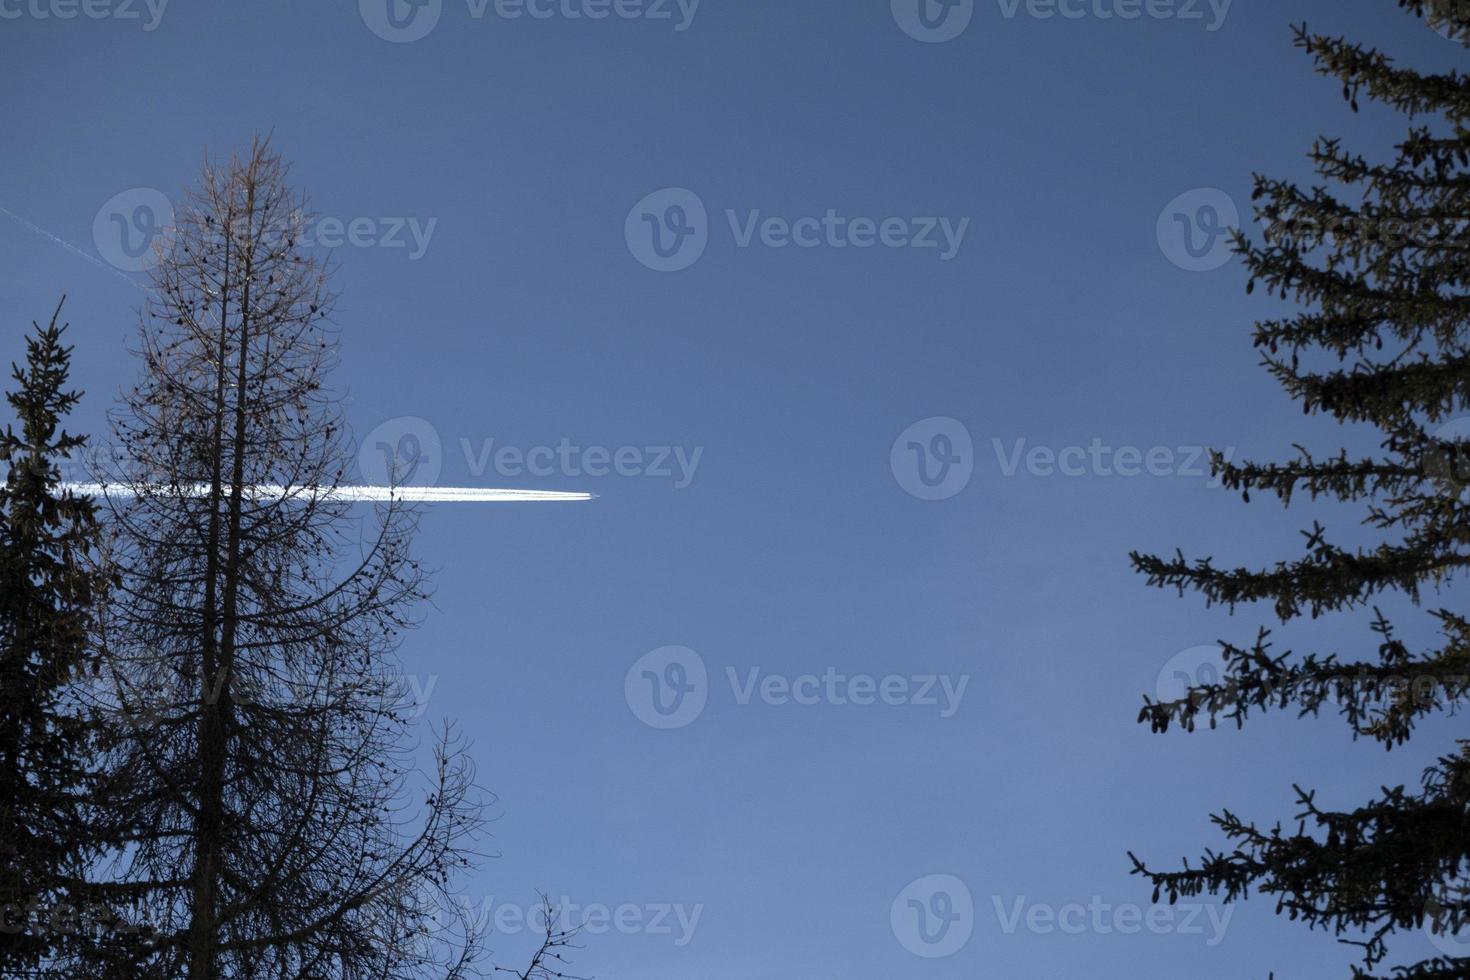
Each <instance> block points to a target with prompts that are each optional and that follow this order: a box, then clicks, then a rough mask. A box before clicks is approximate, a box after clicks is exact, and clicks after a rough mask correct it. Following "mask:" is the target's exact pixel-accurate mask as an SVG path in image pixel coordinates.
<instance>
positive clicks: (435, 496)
mask: <svg viewBox="0 0 1470 980" xmlns="http://www.w3.org/2000/svg"><path fill="white" fill-rule="evenodd" d="M63 486H64V487H65V488H66V489H68V490H70V491H72V492H73V493H76V494H81V495H84V496H88V497H113V498H118V499H126V498H129V497H136V496H137V489H136V488H134V487H129V486H125V485H122V484H112V483H108V484H102V483H66V484H63ZM169 489H170V490H172V488H169ZM182 492H183V493H184V494H185V495H187V496H191V497H203V496H207V495H208V494H209V486H208V485H207V484H203V483H200V484H196V485H194V486H191V487H184V488H182ZM226 492H228V488H227V489H226ZM246 496H248V497H250V498H251V499H253V500H259V499H269V498H272V497H302V498H308V499H313V500H343V501H347V502H349V503H390V502H396V503H409V504H420V503H424V504H494V503H575V502H579V501H587V500H596V499H597V494H595V493H563V492H559V491H555V490H501V489H490V488H487V487H372V486H340V487H331V488H326V489H317V488H314V487H291V488H287V487H283V486H258V487H251V488H249V489H248V490H247V491H246Z"/></svg>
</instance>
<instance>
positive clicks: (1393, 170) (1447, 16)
mask: <svg viewBox="0 0 1470 980" xmlns="http://www.w3.org/2000/svg"><path fill="white" fill-rule="evenodd" d="M1399 6H1400V7H1403V8H1406V11H1407V12H1408V13H1409V14H1412V15H1413V16H1416V17H1423V18H1427V19H1428V20H1429V22H1430V23H1431V24H1432V25H1433V26H1435V27H1437V28H1438V29H1440V30H1441V32H1442V33H1445V34H1446V35H1447V36H1450V37H1452V38H1454V39H1457V40H1459V41H1461V42H1462V43H1463V44H1464V45H1466V46H1470V12H1467V9H1466V6H1465V5H1464V4H1461V3H1452V2H1443V0H1400V2H1399ZM1296 44H1297V46H1298V47H1299V48H1301V49H1302V50H1303V51H1304V52H1306V53H1307V54H1308V55H1309V56H1311V58H1312V59H1314V61H1315V63H1316V67H1317V71H1318V73H1319V74H1322V75H1324V76H1327V77H1329V78H1334V79H1337V80H1339V81H1340V82H1341V83H1342V86H1343V95H1344V97H1345V98H1346V100H1347V101H1348V103H1349V104H1350V105H1351V106H1352V108H1353V110H1354V111H1356V110H1357V109H1358V106H1359V100H1360V99H1363V98H1366V99H1369V100H1372V101H1374V102H1378V103H1382V104H1384V105H1387V106H1390V107H1392V108H1393V109H1395V110H1397V111H1398V112H1401V113H1403V114H1404V115H1405V116H1407V117H1408V118H1409V119H1410V121H1411V124H1412V125H1411V128H1410V129H1409V131H1408V134H1407V135H1406V136H1405V137H1404V139H1403V141H1402V142H1401V143H1400V144H1399V145H1398V146H1397V148H1396V154H1395V155H1394V157H1393V159H1392V161H1391V162H1378V161H1375V160H1372V159H1369V158H1367V157H1364V156H1360V155H1358V154H1356V153H1353V152H1350V151H1349V150H1347V149H1346V148H1344V147H1343V146H1342V144H1341V143H1340V141H1338V140H1336V139H1328V138H1322V139H1319V140H1318V142H1317V143H1316V144H1315V145H1314V146H1313V148H1312V151H1311V154H1310V158H1311V160H1312V162H1313V163H1314V165H1315V168H1316V170H1317V172H1318V174H1319V175H1320V176H1321V177H1322V178H1324V181H1325V185H1324V186H1319V187H1314V188H1312V189H1311V190H1303V189H1302V188H1300V187H1298V186H1296V185H1295V184H1292V183H1289V182H1286V181H1281V180H1272V179H1269V178H1265V177H1257V179H1256V185H1255V200H1256V201H1257V209H1256V210H1257V217H1258V219H1259V220H1260V221H1261V222H1262V223H1263V224H1264V225H1265V226H1266V228H1267V229H1268V231H1267V234H1266V236H1265V240H1264V242H1263V243H1260V244H1254V243H1252V242H1250V241H1249V240H1247V239H1246V238H1245V236H1244V235H1240V234H1237V236H1236V247H1237V250H1238V252H1239V253H1240V254H1241V256H1242V257H1243V258H1244V261H1245V263H1246V265H1247V268H1248V270H1249V272H1250V288H1251V289H1254V288H1255V287H1256V286H1263V287H1264V288H1265V289H1266V290H1268V291H1269V292H1270V293H1271V294H1273V295H1275V296H1277V297H1280V298H1282V299H1287V300H1293V301H1296V302H1297V303H1299V304H1300V305H1301V306H1302V308H1303V312H1301V313H1299V314H1297V315H1295V316H1292V317H1289V318H1286V319H1281V320H1269V321H1265V322H1262V323H1259V324H1257V326H1256V330H1255V344H1256V347H1257V348H1258V349H1259V350H1260V351H1261V352H1262V359H1263V363H1264V365H1265V367H1266V368H1267V369H1268V370H1269V371H1270V372H1271V374H1272V375H1273V376H1274V377H1275V378H1276V380H1277V381H1279V382H1280V384H1281V385H1282V387H1283V388H1284V389H1285V390H1286V391H1287V392H1288V393H1289V394H1290V395H1291V396H1292V397H1293V398H1294V399H1296V400H1297V401H1299V402H1300V403H1301V405H1302V408H1303V410H1304V411H1305V412H1307V413H1311V414H1325V415H1327V416H1329V417H1331V418H1334V419H1336V420H1337V421H1339V422H1340V423H1357V424H1368V425H1371V426H1373V427H1375V428H1376V429H1377V430H1378V431H1379V433H1380V434H1381V450H1382V451H1381V454H1378V455H1375V456H1372V457H1371V458H1350V457H1349V455H1348V454H1347V453H1346V452H1339V453H1337V454H1335V455H1330V456H1326V457H1320V456H1316V455H1313V454H1312V453H1311V452H1309V451H1308V450H1307V449H1306V448H1304V447H1301V446H1298V447H1296V455H1295V457H1294V458H1291V459H1289V460H1288V461H1286V462H1278V463H1249V462H1248V463H1240V464H1231V463H1229V462H1227V461H1226V460H1224V459H1223V458H1221V457H1219V456H1218V455H1217V456H1216V457H1215V464H1214V465H1215V470H1216V472H1217V474H1218V475H1219V476H1220V477H1221V479H1222V480H1223V482H1224V484H1225V485H1226V486H1227V487H1229V488H1231V489H1233V490H1237V491H1239V492H1240V493H1241V494H1242V495H1243V496H1244V498H1245V499H1246V500H1247V501H1248V500H1249V499H1250V497H1251V494H1253V493H1257V494H1261V493H1264V494H1271V495H1274V496H1275V497H1277V498H1278V499H1280V500H1281V501H1282V502H1283V503H1284V504H1290V503H1291V502H1292V501H1293V499H1294V498H1297V497H1299V496H1300V495H1303V494H1305V495H1307V496H1308V497H1310V498H1313V499H1316V498H1319V497H1325V498H1332V499H1336V500H1338V501H1343V502H1348V503H1351V504H1354V505H1357V506H1360V507H1361V508H1362V510H1363V514H1364V517H1363V520H1364V523H1365V524H1366V525H1367V526H1368V527H1370V528H1373V529H1375V530H1376V531H1377V532H1379V537H1380V538H1381V540H1380V541H1379V542H1378V543H1376V544H1374V545H1372V546H1368V547H1345V546H1341V545H1338V544H1335V543H1334V542H1333V541H1332V539H1331V538H1330V537H1329V535H1328V532H1327V530H1326V529H1325V528H1323V527H1322V526H1321V525H1314V526H1313V527H1312V528H1311V529H1310V530H1307V531H1305V532H1303V538H1304V541H1305V548H1304V553H1303V554H1301V555H1300V556H1297V557H1295V558H1290V559H1287V560H1283V561H1279V562H1276V563H1275V564H1273V565H1272V566H1270V567H1267V568H1223V567H1218V566H1216V565H1215V564H1214V563H1213V562H1212V561H1211V560H1209V559H1208V558H1206V559H1200V560H1187V559H1186V558H1185V557H1184V556H1183V555H1182V554H1176V555H1174V556H1172V557H1158V556H1154V555H1143V554H1137V553H1135V554H1134V555H1133V556H1132V557H1133V562H1134V565H1135V567H1136V568H1137V569H1138V570H1139V571H1140V572H1142V573H1143V574H1144V575H1146V576H1147V578H1148V581H1149V584H1151V585H1155V586H1159V587H1163V588H1169V589H1175V590H1178V591H1179V592H1180V593H1181V594H1182V593H1184V592H1185V591H1192V592H1195V593H1198V594H1200V595H1202V596H1203V597H1204V598H1205V599H1206V600H1207V601H1208V602H1209V603H1211V604H1214V603H1222V604H1225V605H1227V606H1229V607H1231V608H1234V607H1235V606H1237V605H1239V604H1243V603H1255V602H1267V603H1270V604H1271V605H1272V607H1273V609H1274V613H1275V615H1276V617H1277V618H1278V619H1279V620H1280V621H1282V622H1283V623H1284V622H1288V621H1291V620H1294V619H1297V618H1298V617H1302V616H1310V617H1313V618H1316V617H1319V616H1323V615H1326V614H1329V613H1334V612H1339V611H1350V610H1355V609H1360V608H1371V607H1372V606H1373V603H1374V599H1375V597H1377V596H1381V595H1383V594H1385V593H1399V594H1401V595H1403V596H1406V597H1408V598H1409V599H1410V600H1412V601H1413V603H1414V604H1416V605H1421V604H1427V603H1433V602H1434V601H1435V600H1436V598H1437V596H1438V595H1439V593H1440V590H1441V587H1442V586H1444V585H1445V584H1446V583H1447V582H1448V581H1449V580H1451V579H1452V578H1453V577H1454V576H1455V575H1456V574H1457V573H1460V572H1461V571H1463V569H1464V568H1465V567H1466V566H1467V565H1470V547H1467V546H1470V493H1467V492H1466V490H1467V486H1470V468H1467V466H1466V465H1465V462H1466V461H1467V460H1470V438H1467V436H1466V434H1465V433H1458V434H1457V433H1454V432H1452V431H1450V430H1448V429H1446V428H1445V426H1446V423H1447V422H1449V421H1450V420H1451V419H1453V418H1454V417H1456V416H1457V415H1461V414H1464V413H1465V412H1466V411H1467V409H1470V288H1467V287H1470V77H1467V76H1465V75H1463V74H1461V73H1459V72H1458V71H1451V72H1448V73H1444V74H1425V73H1421V72H1417V71H1413V70H1410V69H1408V68H1405V67H1402V66H1400V65H1398V64H1397V63H1395V62H1394V61H1393V60H1392V59H1390V58H1389V57H1387V56H1386V55H1384V54H1382V53H1380V52H1378V51H1376V50H1373V49H1371V48H1367V47H1364V46H1363V45H1361V44H1356V43H1353V42H1351V41H1348V40H1346V39H1343V38H1334V37H1327V36H1323V35H1321V34H1314V33H1311V32H1309V31H1308V29H1307V28H1306V26H1302V27H1300V28H1298V29H1297V31H1296ZM1426 613H1427V615H1429V616H1431V617H1433V620H1434V623H1435V625H1436V627H1437V630H1436V632H1437V634H1438V635H1439V636H1440V637H1441V638H1442V642H1439V643H1438V645H1437V646H1435V647H1434V648H1433V649H1424V650H1414V649H1410V648H1409V646H1408V645H1407V644H1405V643H1404V642H1402V641H1401V640H1399V639H1398V638H1397V636H1396V634H1395V630H1394V628H1393V626H1392V625H1391V624H1390V622H1389V621H1388V620H1387V619H1386V618H1385V617H1384V616H1383V615H1382V614H1381V613H1379V614H1377V616H1376V620H1375V622H1374V624H1373V627H1372V629H1373V633H1374V636H1373V639H1372V652H1371V653H1366V654H1354V655H1347V656H1340V655H1338V654H1328V655H1321V654H1309V655H1304V656H1293V655H1292V654H1290V653H1287V652H1279V653H1278V652H1276V651H1275V650H1274V649H1273V647H1272V643H1271V641H1270V632H1269V631H1268V630H1266V629H1262V630H1261V631H1260V632H1259V634H1258V635H1257V637H1256V638H1255V640H1254V641H1253V642H1252V643H1250V644H1248V645H1244V646H1236V645H1232V644H1229V643H1222V652H1223V655H1224V659H1225V663H1226V670H1225V672H1224V674H1223V676H1222V678H1221V679H1220V681H1219V682H1218V683H1211V684H1204V685H1200V686H1197V687H1195V688H1193V689H1192V690H1190V691H1189V692H1188V693H1187V694H1186V696H1185V697H1183V698H1181V699H1179V700H1177V701H1173V702H1168V703H1155V702H1152V701H1148V700H1147V699H1146V703H1145V706H1144V709H1143V711H1142V714H1141V716H1140V720H1141V721H1146V722H1148V723H1149V724H1150V725H1151V726H1152V728H1153V729H1154V730H1155V731H1157V732H1164V731H1167V730H1168V729H1169V728H1171V727H1172V726H1179V727H1182V728H1184V729H1186V730H1191V731H1192V730H1193V729H1194V728H1195V726H1196V724H1197V723H1198V722H1199V721H1200V720H1201V719H1205V720H1207V721H1208V723H1209V724H1210V725H1211V726H1214V725H1215V724H1216V722H1217V721H1218V720H1220V719H1222V718H1223V719H1226V720H1230V721H1233V722H1235V723H1236V724H1237V725H1241V724H1243V723H1244V722H1245V721H1246V719H1247V717H1248V716H1249V715H1250V713H1251V711H1252V710H1253V709H1254V710H1256V711H1265V710H1268V709H1272V708H1275V709H1289V708H1295V709H1296V710H1298V711H1300V712H1302V713H1304V714H1313V715H1315V714H1316V713H1318V712H1319V711H1320V710H1321V708H1322V707H1324V706H1325V705H1328V704H1331V705H1333V706H1337V707H1340V709H1341V711H1342V714H1343V716H1344V717H1345V719H1346V721H1347V723H1348V724H1349V725H1350V726H1351V728H1352V731H1353V732H1354V734H1355V736H1362V737H1366V738H1370V739H1373V740H1376V741H1377V742H1379V743H1381V744H1383V745H1384V746H1385V747H1387V748H1390V749H1391V748H1393V747H1394V746H1396V745H1401V744H1403V743H1404V742H1406V741H1408V740H1409V739H1410V737H1411V736H1412V735H1413V733H1414V730H1415V727H1416V724H1417V723H1419V722H1420V721H1421V720H1423V719H1424V718H1426V717H1427V716H1429V715H1431V714H1438V713H1443V712H1447V711H1453V710H1455V708H1456V707H1457V705H1458V702H1459V700H1460V699H1462V698H1463V697H1465V696H1466V694H1467V691H1466V678H1467V676H1470V619H1467V618H1466V617H1465V616H1464V615H1462V614H1461V613H1458V612H1455V611H1453V610H1450V609H1447V608H1439V607H1437V606H1434V607H1432V608H1426ZM1406 678H1407V679H1409V680H1410V682H1409V683H1402V681H1403V680H1404V679H1406ZM1297 802H1298V808H1299V812H1298V813H1296V814H1295V815H1294V816H1295V825H1294V826H1289V827H1283V826H1282V825H1281V824H1276V825H1274V826H1271V827H1266V828H1263V827H1261V826H1258V825H1257V824H1256V823H1253V822H1251V821H1250V820H1248V819H1245V818H1244V817H1241V816H1238V815H1237V814H1235V813H1232V812H1230V811H1228V810H1227V811H1225V812H1223V813H1220V814H1218V815H1216V816H1215V818H1214V821H1215V823H1216V824H1217V825H1218V827H1219V828H1220V830H1221V831H1223V833H1224V834H1225V836H1226V837H1227V838H1228V839H1229V841H1230V842H1231V847H1230V848H1229V849H1228V850H1223V851H1216V850H1208V851H1206V852H1205V854H1204V856H1203V859H1202V860H1201V861H1199V862H1197V863H1191V862H1185V864H1184V866H1183V868H1181V869H1178V870H1173V871H1158V870H1155V869H1153V868H1151V867H1149V866H1147V865H1146V864H1144V863H1143V862H1142V861H1140V860H1139V859H1138V858H1136V857H1135V858H1133V861H1134V865H1135V869H1134V870H1135V873H1137V874H1141V875H1144V876H1146V877H1147V878H1148V879H1149V880H1150V881H1151V882H1152V883H1153V885H1154V898H1155V901H1158V900H1159V899H1160V898H1161V897H1167V899H1168V900H1169V901H1171V902H1173V901H1176V900H1178V899H1179V898H1180V897H1181V896H1191V895H1198V894H1201V893H1206V892H1208V893H1211V894H1218V895H1221V896H1223V897H1224V899H1225V900H1227V901H1233V900H1236V899H1241V898H1244V897H1246V896H1248V895H1249V894H1250V893H1251V891H1252V890H1253V889H1254V890H1255V891H1259V892H1262V893H1265V894H1269V895H1272V896H1274V897H1275V899H1276V902H1277V911H1278V912H1279V913H1283V914H1286V915H1288V916H1289V917H1290V918H1292V919H1294V920H1300V921H1302V922H1304V923H1305V924H1306V925H1308V926H1309V927H1312V928H1320V929H1325V930H1329V931H1331V932H1332V933H1334V934H1335V935H1337V936H1338V937H1339V938H1340V939H1341V941H1343V942H1346V943H1351V944H1354V945H1358V946H1361V947H1362V965H1361V966H1355V967H1354V968H1353V970H1354V976H1356V977H1359V978H1367V977H1372V976H1375V975H1379V974H1375V972H1374V971H1375V970H1376V969H1378V968H1380V967H1381V966H1382V965H1383V964H1384V963H1385V961H1386V959H1387V958H1388V956H1389V942H1388V941H1389V939H1390V938H1391V937H1392V936H1393V935H1394V934H1395V933H1398V932H1401V931H1407V930H1421V929H1427V930H1428V931H1429V933H1430V934H1431V935H1435V936H1442V937H1443V936H1449V935H1452V934H1453V933H1455V932H1457V931H1459V930H1461V929H1463V928H1464V927H1465V926H1466V925H1467V923H1470V894H1467V890H1466V888H1465V882H1466V881H1467V880H1470V879H1467V877H1466V872H1467V870H1470V740H1461V741H1459V742H1458V744H1457V745H1456V746H1454V747H1453V748H1450V749H1449V750H1447V751H1446V752H1445V754H1444V755H1443V757H1442V758H1440V759H1439V760H1438V762H1437V764H1435V765H1434V766H1433V767H1432V768H1430V769H1429V770H1428V771H1427V772H1426V773H1424V774H1423V776H1422V778H1421V780H1420V782H1419V785H1418V786H1417V788H1406V787H1403V786H1399V787H1391V788H1385V789H1384V790H1383V791H1382V794H1381V795H1380V796H1379V797H1378V798H1377V799H1372V800H1369V801H1367V802H1365V803H1363V804H1362V805H1361V806H1359V807H1357V808H1356V809H1353V810H1350V811H1335V810H1332V809H1329V808H1326V807H1323V806H1320V805H1319V804H1318V802H1317V800H1316V797H1315V794H1314V793H1313V792H1312V791H1310V790H1306V789H1301V788H1298V789H1297ZM1130 856H1131V855H1130ZM1441 948H1447V949H1450V950H1452V951H1453V950H1454V949H1455V947H1454V946H1452V945H1450V944H1447V943H1442V944H1441ZM1391 975H1393V976H1396V977H1399V978H1402V980H1430V978H1450V977H1457V978H1463V977H1467V976H1470V958H1467V957H1465V956H1453V955H1446V956H1441V957H1437V958H1434V959H1429V960H1424V961H1422V962H1418V963H1410V964H1406V965H1399V966H1395V967H1393V969H1392V974H1391Z"/></svg>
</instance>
